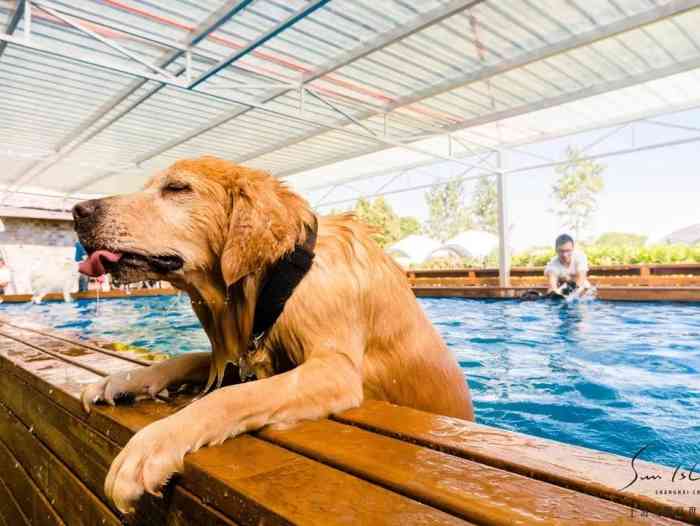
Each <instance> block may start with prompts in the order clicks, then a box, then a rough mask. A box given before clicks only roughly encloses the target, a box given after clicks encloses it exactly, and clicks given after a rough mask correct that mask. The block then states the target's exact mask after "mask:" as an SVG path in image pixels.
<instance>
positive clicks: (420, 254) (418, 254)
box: [386, 234, 440, 264]
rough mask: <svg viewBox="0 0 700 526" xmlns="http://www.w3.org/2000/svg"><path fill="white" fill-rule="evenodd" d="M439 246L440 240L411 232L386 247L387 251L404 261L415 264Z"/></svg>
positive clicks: (423, 259)
mask: <svg viewBox="0 0 700 526" xmlns="http://www.w3.org/2000/svg"><path fill="white" fill-rule="evenodd" d="M439 247H440V242H439V241H436V240H434V239H432V238H429V237H428V236H422V235H419V234H411V235H410V236H407V237H405V238H403V239H402V240H401V241H397V242H396V243H394V244H392V245H389V246H388V247H386V251H387V253H389V254H390V255H392V256H394V257H395V258H397V259H400V260H402V262H406V263H408V264H413V263H423V262H424V261H425V260H426V259H427V258H428V257H429V256H430V255H431V254H432V253H433V252H434V251H435V250H436V249H438V248H439Z"/></svg>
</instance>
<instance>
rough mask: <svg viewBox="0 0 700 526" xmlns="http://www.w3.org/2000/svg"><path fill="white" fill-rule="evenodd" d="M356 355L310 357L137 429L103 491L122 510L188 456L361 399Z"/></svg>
mask: <svg viewBox="0 0 700 526" xmlns="http://www.w3.org/2000/svg"><path fill="white" fill-rule="evenodd" d="M361 362H362V357H361V354H360V355H359V356H351V355H349V354H345V353H340V352H336V353H330V354H326V355H323V356H319V357H313V356H312V357H311V358H310V359H309V360H308V361H306V362H305V363H304V364H302V365H300V366H299V367H297V368H296V369H293V370H291V371H289V372H286V373H283V374H280V375H278V376H272V377H270V378H265V379H263V380H257V381H254V382H249V383H244V384H239V385H233V386H230V387H224V388H222V389H219V390H217V391H214V392H213V393H210V394H208V395H206V396H205V397H203V398H202V399H200V400H197V401H196V402H193V403H192V404H190V405H189V406H187V407H186V408H184V409H182V410H181V411H179V412H177V413H175V414H173V415H171V416H169V417H167V418H164V419H163V420H159V421H157V422H154V423H153V424H151V425H149V426H147V427H145V428H143V429H142V430H141V431H139V432H138V433H136V434H135V435H134V436H133V437H132V438H131V440H130V441H129V443H128V444H127V445H126V447H125V448H124V449H123V450H122V451H121V453H120V454H119V455H118V456H117V458H116V459H115V460H114V462H113V463H112V466H111V467H110V470H109V474H108V475H107V480H106V481H105V493H106V494H107V496H108V497H110V498H111V499H112V500H113V501H114V503H115V505H116V506H117V508H119V509H120V510H121V511H122V512H124V513H128V512H130V511H133V508H134V504H135V503H136V501H137V500H138V499H139V497H141V495H142V494H143V493H144V491H147V492H149V493H151V494H154V495H159V494H160V493H159V488H160V487H161V486H162V485H163V484H165V483H166V482H167V481H168V479H169V478H170V477H171V476H172V475H173V474H174V473H176V472H181V471H182V470H183V459H184V456H185V454H187V453H190V452H194V451H197V450H198V449H199V448H201V447H203V446H206V445H214V444H220V443H221V442H223V441H224V440H226V439H227V438H229V437H233V436H236V435H238V434H241V433H244V432H246V431H251V430H256V429H260V428H261V427H264V426H266V425H270V424H291V423H295V422H298V421H300V420H306V419H315V418H321V417H324V416H327V415H329V414H332V413H337V412H341V411H344V410H346V409H349V408H351V407H356V406H358V405H359V404H360V403H361V402H362V376H361Z"/></svg>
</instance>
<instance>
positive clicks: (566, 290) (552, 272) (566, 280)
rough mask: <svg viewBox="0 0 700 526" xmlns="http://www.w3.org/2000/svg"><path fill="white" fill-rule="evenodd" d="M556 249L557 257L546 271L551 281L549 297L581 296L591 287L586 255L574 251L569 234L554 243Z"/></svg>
mask: <svg viewBox="0 0 700 526" xmlns="http://www.w3.org/2000/svg"><path fill="white" fill-rule="evenodd" d="M554 248H555V249H556V251H557V255H556V256H554V257H553V258H552V259H551V260H550V261H549V263H547V266H546V267H545V269H544V275H545V276H547V278H548V279H549V287H548V289H547V295H549V296H552V295H556V296H567V295H569V294H575V295H577V296H580V295H581V294H582V293H583V292H585V291H586V289H589V288H590V287H591V284H590V283H589V281H588V260H587V259H586V254H584V253H583V252H581V251H580V250H575V249H574V240H573V238H572V237H571V236H570V235H568V234H562V235H560V236H559V237H558V238H557V239H556V241H555V242H554Z"/></svg>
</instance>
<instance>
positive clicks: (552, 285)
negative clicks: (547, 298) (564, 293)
mask: <svg viewBox="0 0 700 526" xmlns="http://www.w3.org/2000/svg"><path fill="white" fill-rule="evenodd" d="M545 276H547V278H548V279H549V287H548V288H547V294H549V293H551V292H555V291H556V290H557V289H558V288H559V279H558V278H557V273H556V272H553V271H551V270H550V271H545Z"/></svg>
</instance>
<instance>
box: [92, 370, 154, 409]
mask: <svg viewBox="0 0 700 526" xmlns="http://www.w3.org/2000/svg"><path fill="white" fill-rule="evenodd" d="M167 382H168V379H167V378H165V377H162V376H161V375H159V374H157V372H156V371H155V369H153V368H152V367H143V368H142V369H134V370H131V371H123V372H121V373H116V374H112V375H110V376H107V377H105V378H103V379H102V380H101V381H99V382H97V383H95V384H91V385H88V386H87V387H86V388H84V389H83V392H82V393H81V395H80V397H81V399H82V401H83V408H85V411H86V412H88V413H89V412H90V408H91V406H92V404H96V403H97V402H107V403H108V404H109V405H114V399H115V398H119V397H120V396H127V395H128V396H139V395H147V396H150V397H151V398H155V397H156V395H157V394H159V393H161V392H163V394H165V395H166V396H167V391H165V388H166V387H167Z"/></svg>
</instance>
